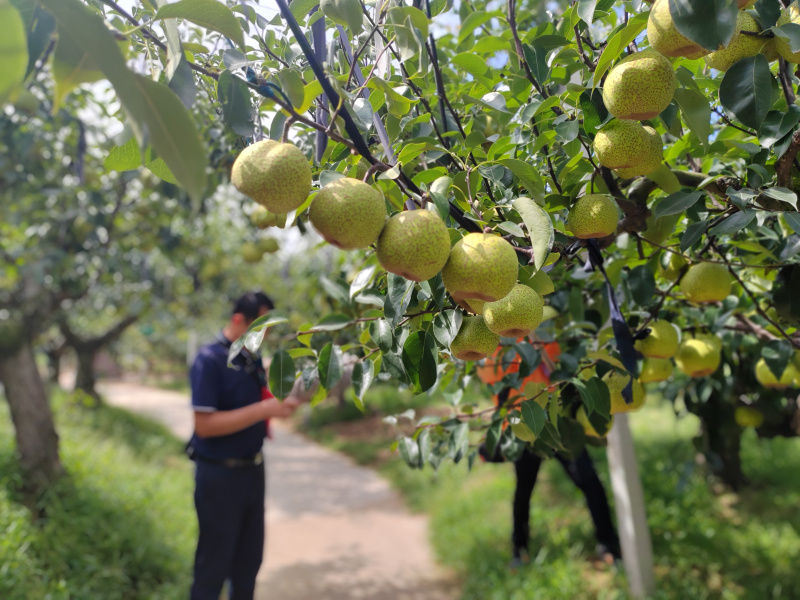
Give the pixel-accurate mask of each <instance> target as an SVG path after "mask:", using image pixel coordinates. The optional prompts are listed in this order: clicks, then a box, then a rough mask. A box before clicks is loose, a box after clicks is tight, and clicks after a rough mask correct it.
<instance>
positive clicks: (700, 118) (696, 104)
mask: <svg viewBox="0 0 800 600" xmlns="http://www.w3.org/2000/svg"><path fill="white" fill-rule="evenodd" d="M675 101H676V102H677V103H678V106H680V109H681V114H682V115H683V120H684V122H685V123H686V125H687V126H688V127H689V129H691V130H692V131H693V132H694V134H695V135H696V136H697V137H698V138H700V142H701V143H702V144H703V146H706V145H708V136H709V135H711V105H710V104H709V103H708V98H706V97H705V96H704V95H703V94H701V93H700V92H697V91H695V90H687V89H683V88H680V89H677V90H675Z"/></svg>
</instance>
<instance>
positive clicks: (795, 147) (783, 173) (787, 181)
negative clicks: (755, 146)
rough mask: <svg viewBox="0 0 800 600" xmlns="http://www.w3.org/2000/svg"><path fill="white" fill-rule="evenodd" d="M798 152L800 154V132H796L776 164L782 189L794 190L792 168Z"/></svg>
mask: <svg viewBox="0 0 800 600" xmlns="http://www.w3.org/2000/svg"><path fill="white" fill-rule="evenodd" d="M798 152H800V131H795V132H794V135H792V141H791V143H790V144H789V147H788V148H787V149H786V152H785V153H784V154H783V156H781V157H780V158H779V159H778V161H777V162H776V163H775V173H776V174H777V175H778V185H779V186H780V187H785V188H788V189H792V167H794V159H795V158H797V153H798Z"/></svg>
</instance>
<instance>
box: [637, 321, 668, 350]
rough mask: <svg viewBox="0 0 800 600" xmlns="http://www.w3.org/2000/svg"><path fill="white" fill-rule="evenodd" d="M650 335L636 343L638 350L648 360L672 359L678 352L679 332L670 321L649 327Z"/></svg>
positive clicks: (652, 324)
mask: <svg viewBox="0 0 800 600" xmlns="http://www.w3.org/2000/svg"><path fill="white" fill-rule="evenodd" d="M647 328H648V329H650V333H649V334H647V337H646V338H644V339H641V340H638V341H637V342H636V349H637V350H638V351H639V352H641V353H642V355H643V356H646V357H648V358H672V357H673V356H675V354H676V353H677V352H678V330H677V329H675V327H674V326H673V325H672V323H670V322H668V321H653V322H652V323H649V324H648V325H647Z"/></svg>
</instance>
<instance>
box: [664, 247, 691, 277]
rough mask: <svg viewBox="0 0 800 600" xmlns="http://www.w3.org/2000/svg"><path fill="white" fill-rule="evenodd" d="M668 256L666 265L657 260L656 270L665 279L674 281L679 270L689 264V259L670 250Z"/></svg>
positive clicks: (678, 274) (679, 272)
mask: <svg viewBox="0 0 800 600" xmlns="http://www.w3.org/2000/svg"><path fill="white" fill-rule="evenodd" d="M668 256H669V258H667V264H666V266H665V265H664V264H663V262H659V265H658V272H659V273H660V274H661V276H662V277H663V278H664V279H666V280H667V281H675V280H676V279H678V276H680V274H681V270H683V268H684V267H685V266H686V265H688V264H689V261H688V260H686V259H685V258H684V257H683V255H681V254H676V253H674V252H670V253H669V255H668Z"/></svg>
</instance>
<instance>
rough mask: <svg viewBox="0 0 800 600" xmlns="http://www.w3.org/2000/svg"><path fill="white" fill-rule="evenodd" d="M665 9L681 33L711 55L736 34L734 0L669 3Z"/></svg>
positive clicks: (672, 0)
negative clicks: (667, 8) (667, 9)
mask: <svg viewBox="0 0 800 600" xmlns="http://www.w3.org/2000/svg"><path fill="white" fill-rule="evenodd" d="M669 10H670V13H671V14H672V20H673V22H674V23H675V28H676V29H677V30H678V31H679V32H680V33H681V34H683V35H684V36H685V37H687V38H689V39H690V40H692V41H693V42H694V43H695V44H698V45H699V46H702V47H703V48H705V49H706V50H710V51H712V52H713V51H714V50H716V49H718V48H720V47H722V46H727V45H728V43H729V42H730V41H731V38H732V37H733V34H734V33H735V31H736V17H737V15H738V5H737V1H736V0H713V1H705V2H695V1H693V0H669Z"/></svg>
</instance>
